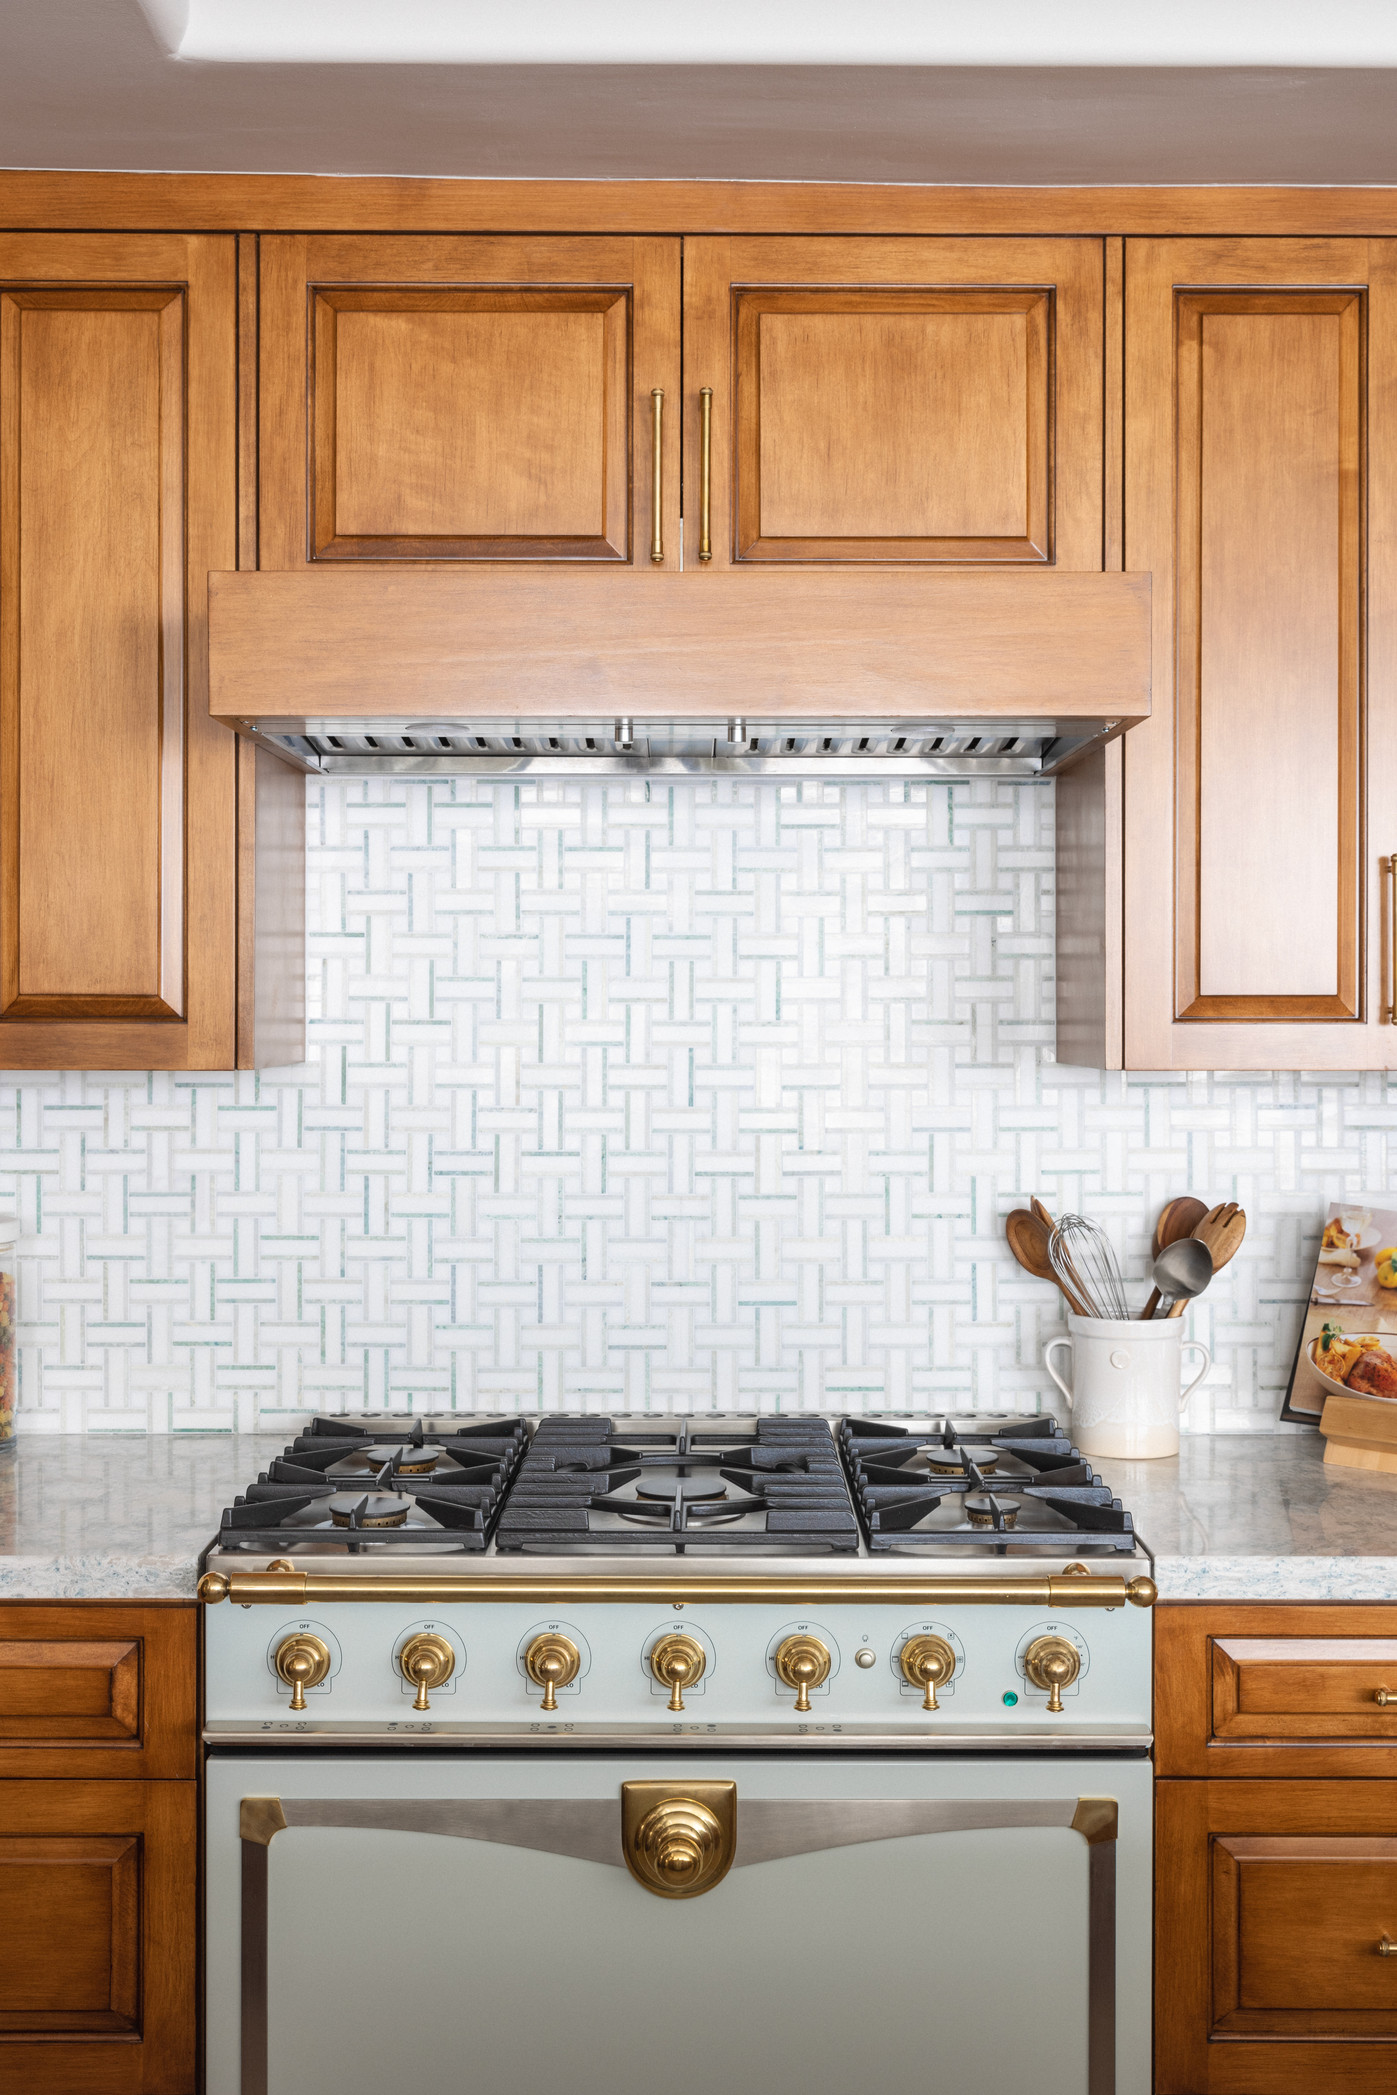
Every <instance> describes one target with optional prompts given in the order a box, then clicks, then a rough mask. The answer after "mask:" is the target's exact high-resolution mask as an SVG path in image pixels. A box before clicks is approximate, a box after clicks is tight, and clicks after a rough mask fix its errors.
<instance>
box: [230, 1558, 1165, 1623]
mask: <svg viewBox="0 0 1397 2095" xmlns="http://www.w3.org/2000/svg"><path fill="white" fill-rule="evenodd" d="M198 1595H199V1599H200V1600H201V1601H202V1602H203V1603H204V1606H205V1607H216V1606H217V1605H218V1603H219V1602H220V1601H224V1600H226V1601H228V1602H229V1603H230V1604H231V1605H232V1606H233V1607H238V1608H250V1607H254V1606H263V1607H278V1608H288V1609H289V1608H295V1609H297V1610H301V1609H304V1608H305V1607H306V1606H307V1605H308V1604H310V1603H312V1602H316V1603H318V1604H319V1605H320V1606H321V1607H327V1606H328V1605H329V1604H330V1602H331V1601H359V1600H364V1601H370V1600H371V1601H385V1600H389V1601H392V1602H393V1603H394V1604H395V1606H402V1605H405V1604H411V1605H414V1606H422V1607H424V1608H426V1607H431V1608H439V1607H441V1606H443V1605H444V1604H445V1603H446V1602H447V1601H456V1600H473V1601H510V1602H513V1601H523V1600H527V1601H534V1602H537V1603H540V1604H542V1603H545V1602H559V1601H563V1600H569V1601H584V1600H596V1601H610V1600H625V1601H649V1602H651V1603H652V1604H653V1605H654V1606H656V1607H668V1606H672V1605H673V1604H674V1602H675V1601H676V1600H682V1601H684V1602H689V1601H692V1602H693V1603H694V1604H695V1605H698V1603H699V1602H702V1603H703V1604H704V1605H705V1606H711V1605H714V1604H717V1603H722V1602H737V1603H742V1604H746V1603H749V1602H754V1601H756V1602H767V1601H774V1600H783V1601H786V1602H788V1603H789V1604H790V1606H791V1607H792V1608H795V1607H811V1606H814V1605H816V1604H819V1605H824V1604H830V1605H835V1606H842V1605H843V1603H844V1602H845V1601H855V1600H861V1601H868V1600H886V1601H896V1602H897V1604H898V1606H899V1607H905V1608H906V1609H907V1611H908V1613H909V1614H930V1613H931V1611H932V1610H933V1608H949V1607H968V1606H970V1605H971V1604H972V1603H973V1602H982V1603H984V1604H986V1605H998V1606H1001V1607H1020V1608H1039V1609H1042V1610H1044V1611H1045V1612H1047V1613H1049V1614H1053V1615H1056V1614H1059V1613H1060V1612H1061V1611H1062V1610H1063V1609H1065V1608H1074V1609H1075V1608H1120V1607H1124V1606H1125V1605H1126V1604H1127V1603H1129V1605H1130V1606H1131V1607H1134V1608H1152V1607H1153V1606H1154V1604H1155V1601H1156V1600H1157V1599H1158V1597H1159V1589H1158V1587H1157V1586H1156V1585H1155V1582H1154V1580H1153V1579H1152V1578H1150V1577H1149V1576H1148V1574H1147V1573H1145V1572H1137V1574H1136V1575H1135V1577H1134V1578H1131V1579H1126V1578H1122V1577H1119V1576H1118V1575H1115V1574H1103V1573H1100V1572H1092V1573H1090V1574H1089V1575H1088V1576H1086V1577H1082V1576H1081V1575H1078V1576H1076V1577H1072V1578H1069V1577H1068V1576H1067V1575H1066V1573H1064V1574H1063V1575H1062V1577H1060V1578H1058V1577H1052V1576H1048V1577H1044V1576H1043V1574H1042V1573H1041V1572H1037V1573H1033V1574H1030V1575H1025V1576H1024V1577H1022V1578H1004V1579H983V1578H978V1579H977V1578H969V1577H960V1578H957V1577H955V1576H948V1577H945V1578H935V1577H933V1578H915V1577H914V1578H894V1577H890V1576H889V1575H888V1574H887V1573H886V1572H876V1571H867V1572H854V1573H852V1574H846V1575H845V1576H844V1577H843V1578H827V1579H821V1578H810V1577H808V1576H807V1577H805V1578H799V1579H797V1578H789V1577H788V1578H782V1577H781V1576H780V1575H779V1574H777V1573H772V1572H768V1573H766V1574H764V1575H762V1574H751V1575H747V1576H744V1577H742V1578H732V1577H727V1576H723V1575H721V1574H714V1573H704V1572H701V1571H700V1572H693V1571H686V1572H683V1573H682V1574H679V1575H676V1574H675V1573H673V1572H671V1573H669V1574H668V1575H667V1576H664V1577H661V1576H658V1575H657V1574H654V1573H648V1572H642V1573H636V1572H630V1573H629V1574H621V1573H618V1574H616V1575H615V1576H613V1577H607V1576H598V1575H595V1574H589V1573H585V1572H581V1573H577V1574H576V1575H574V1576H573V1577H571V1578H566V1579H560V1578H559V1577H558V1576H557V1574H556V1573H554V1574H551V1575H550V1576H549V1577H547V1578H544V1577H542V1576H531V1575H529V1574H527V1573H525V1574H523V1575H519V1574H516V1575H515V1576H514V1577H512V1578H501V1577H497V1576H493V1575H491V1574H488V1573H486V1574H483V1575H478V1576H471V1575H470V1574H468V1573H461V1574H458V1575H456V1576H454V1577H453V1576H445V1577H442V1576H433V1575H430V1574H428V1575H425V1576H424V1575H421V1574H413V1575H411V1576H408V1575H406V1574H399V1573H396V1572H391V1571H385V1572H378V1571H374V1572H372V1573H370V1574H369V1576H367V1577H364V1576H356V1575H352V1574H350V1573H348V1572H346V1573H344V1574H339V1573H335V1572H318V1571H272V1570H271V1569H268V1570H266V1571H206V1572H205V1573H204V1575H203V1577H202V1578H201V1579H200V1581H199V1586H198Z"/></svg>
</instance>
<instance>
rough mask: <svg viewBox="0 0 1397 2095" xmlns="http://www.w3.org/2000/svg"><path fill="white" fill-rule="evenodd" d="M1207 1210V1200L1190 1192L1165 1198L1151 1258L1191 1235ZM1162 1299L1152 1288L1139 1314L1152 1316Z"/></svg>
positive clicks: (1151, 1249) (1155, 1230)
mask: <svg viewBox="0 0 1397 2095" xmlns="http://www.w3.org/2000/svg"><path fill="white" fill-rule="evenodd" d="M1207 1212H1208V1204H1207V1202H1206V1201H1204V1200H1199V1199H1197V1198H1196V1197H1195V1195H1194V1194H1192V1193H1180V1194H1178V1195H1177V1196H1176V1197H1175V1198H1174V1199H1173V1200H1166V1201H1165V1203H1164V1205H1163V1207H1162V1208H1161V1209H1160V1211H1159V1220H1158V1222H1156V1224H1155V1226H1154V1242H1153V1244H1152V1245H1151V1246H1150V1257H1151V1259H1157V1258H1158V1257H1159V1254H1160V1252H1161V1251H1167V1250H1168V1249H1169V1246H1170V1245H1171V1244H1177V1243H1178V1242H1179V1240H1180V1238H1182V1237H1191V1236H1192V1235H1193V1232H1194V1230H1195V1229H1196V1228H1197V1227H1198V1225H1199V1223H1200V1222H1201V1221H1202V1220H1203V1218H1204V1216H1205V1215H1206V1214H1207ZM1162 1299H1163V1298H1162V1296H1161V1295H1160V1292H1159V1289H1158V1288H1154V1289H1152V1290H1151V1292H1150V1298H1149V1300H1148V1302H1147V1303H1146V1304H1145V1306H1144V1308H1143V1309H1142V1310H1141V1312H1140V1315H1141V1316H1142V1317H1143V1318H1145V1319H1148V1318H1150V1317H1152V1316H1153V1315H1154V1313H1155V1311H1156V1310H1157V1309H1158V1308H1159V1305H1160V1302H1161V1301H1162Z"/></svg>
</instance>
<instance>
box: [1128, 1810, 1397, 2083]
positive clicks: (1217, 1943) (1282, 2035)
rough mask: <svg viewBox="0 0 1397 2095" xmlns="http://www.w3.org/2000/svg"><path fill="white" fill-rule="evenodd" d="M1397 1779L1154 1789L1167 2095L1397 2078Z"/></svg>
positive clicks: (1159, 2070)
mask: <svg viewBox="0 0 1397 2095" xmlns="http://www.w3.org/2000/svg"><path fill="white" fill-rule="evenodd" d="M1390 1946H1397V1782H1175V1781H1164V1782H1161V1783H1159V1784H1157V1786H1156V1790H1155V2089H1156V2095H1302V2091H1304V2095H1309V2091H1311V2090H1315V2089H1321V2088H1322V2089H1324V2090H1326V2095H1328V2091H1334V2095H1347V2091H1357V2090H1359V2089H1363V2090H1371V2089H1372V2088H1374V2087H1379V2086H1383V2085H1385V2084H1387V2083H1388V2082H1390V2081H1391V2080H1392V2078H1393V2075H1394V2073H1397V1978H1394V1976H1393V1966H1394V1964H1397V1956H1394V1955H1393V1954H1392V1949H1391V1947H1390Z"/></svg>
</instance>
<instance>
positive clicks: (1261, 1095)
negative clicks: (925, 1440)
mask: <svg viewBox="0 0 1397 2095" xmlns="http://www.w3.org/2000/svg"><path fill="white" fill-rule="evenodd" d="M308 792H309V807H310V847H309V867H308V872H309V883H308V885H309V907H310V943H309V971H310V1040H311V1050H310V1052H311V1056H312V1060H311V1062H310V1063H309V1064H308V1065H307V1066H306V1067H305V1068H303V1069H297V1070H293V1071H277V1072H263V1073H260V1074H254V1073H250V1072H249V1073H242V1074H237V1075H223V1074H207V1075H174V1074H137V1073H118V1074H111V1073H99V1074H88V1075H53V1076H46V1075H32V1074H25V1075H22V1076H13V1075H12V1076H9V1077H7V1078H6V1079H4V1080H3V1082H0V1128H3V1130H4V1136H3V1141H2V1142H0V1204H3V1205H5V1206H10V1205H13V1206H14V1207H15V1208H16V1209H17V1211H18V1213H19V1214H20V1216H21V1218H22V1223H23V1228H24V1231H25V1235H24V1237H23V1239H22V1242H21V1245H20V1265H19V1275H20V1314H21V1319H22V1321H21V1325H20V1383H19V1387H20V1412H19V1425H20V1429H21V1430H22V1431H28V1432H69V1431H78V1430H82V1429H89V1430H93V1429H98V1430H100V1429H106V1430H128V1431H129V1430H140V1429H148V1430H151V1431H157V1432H164V1431H171V1430H179V1429H185V1430H190V1429H209V1428H221V1429H226V1430H234V1429H236V1430H238V1431H244V1432H247V1431H256V1430H258V1429H259V1428H260V1429H262V1430H280V1429H281V1428H282V1427H285V1428H287V1429H288V1430H290V1429H291V1427H292V1426H293V1425H294V1424H295V1423H296V1422H297V1421H298V1420H299V1419H300V1418H302V1417H304V1415H305V1414H307V1413H309V1412H311V1411H313V1410H325V1411H331V1412H339V1411H353V1410H357V1409H362V1408H363V1407H365V1406H378V1405H391V1406H394V1407H407V1406H410V1405H416V1406H429V1407H431V1408H433V1409H447V1410H450V1409H454V1410H457V1411H461V1412H472V1411H480V1410H492V1409H496V1408H502V1409H506V1410H512V1409H516V1408H520V1407H524V1408H532V1407H541V1408H543V1409H548V1410H555V1409H562V1408H585V1409H589V1410H593V1411H600V1410H604V1409H608V1408H612V1407H620V1408H626V1409H636V1410H644V1409H646V1408H654V1409H656V1410H663V1409H680V1410H694V1411H704V1410H711V1409H719V1408H731V1407H735V1406H742V1407H748V1406H754V1405H762V1406H771V1407H776V1406H780V1407H781V1408H783V1409H787V1410H794V1409H811V1410H815V1409H821V1410H830V1411H841V1410H850V1411H867V1410H875V1409H883V1408H891V1409H894V1410H903V1409H914V1410H922V1409H927V1408H929V1407H939V1406H943V1405H956V1406H972V1407H978V1408H990V1407H996V1406H1004V1407H1007V1408H1011V1409H1028V1408H1031V1407H1033V1406H1035V1405H1037V1404H1038V1403H1040V1402H1044V1401H1047V1400H1051V1399H1053V1398H1054V1397H1055V1394H1056V1393H1055V1392H1054V1391H1053V1390H1052V1387H1051V1385H1050V1383H1049V1382H1048V1379H1047V1376H1046V1374H1045V1372H1044V1370H1043V1367H1042V1364H1041V1351H1042V1345H1043V1341H1044V1340H1045V1339H1046V1338H1047V1337H1049V1336H1050V1335H1051V1334H1052V1333H1053V1332H1054V1331H1057V1330H1059V1329H1061V1328H1062V1323H1061V1318H1060V1316H1059V1314H1058V1308H1059V1305H1058V1302H1057V1298H1056V1296H1055V1294H1054V1293H1053V1292H1052V1291H1050V1290H1049V1289H1048V1288H1047V1287H1045V1286H1044V1285H1043V1284H1042V1283H1041V1282H1038V1281H1035V1280H1032V1279H1030V1278H1029V1277H1028V1276H1027V1275H1025V1274H1023V1273H1021V1272H1020V1271H1019V1269H1018V1268H1017V1267H1016V1266H1015V1265H1014V1263H1013V1262H1012V1260H1011V1259H1010V1256H1009V1252H1008V1249H1007V1247H1006V1245H1005V1242H1004V1234H1003V1218H1004V1216H1005V1214H1006V1212H1007V1211H1008V1210H1009V1209H1010V1208H1012V1207H1014V1206H1017V1205H1019V1204H1021V1203H1022V1202H1023V1201H1024V1200H1026V1198H1027V1197H1028V1196H1029V1195H1030V1194H1032V1193H1034V1192H1037V1193H1039V1194H1040V1195H1041V1196H1042V1197H1043V1198H1044V1199H1045V1200H1046V1201H1047V1202H1048V1203H1049V1205H1050V1206H1051V1207H1053V1209H1054V1210H1055V1211H1056V1212H1062V1211H1065V1210H1068V1209H1077V1210H1080V1211H1082V1212H1085V1213H1087V1214H1090V1215H1093V1216H1095V1217H1097V1218H1098V1219H1099V1220H1100V1221H1101V1222H1103V1223H1104V1224H1105V1225H1106V1226H1107V1228H1108V1229H1109V1230H1110V1231H1111V1233H1112V1235H1113V1236H1114V1237H1115V1239H1116V1242H1117V1245H1118V1248H1119V1250H1120V1252H1121V1254H1122V1256H1123V1258H1124V1261H1125V1265H1126V1271H1127V1274H1128V1276H1129V1277H1130V1278H1131V1280H1132V1281H1134V1282H1136V1283H1137V1286H1136V1288H1135V1293H1136V1295H1137V1298H1138V1297H1141V1296H1143V1293H1144V1283H1143V1279H1142V1276H1143V1273H1144V1261H1145V1257H1146V1252H1147V1246H1148V1238H1149V1233H1150V1229H1151V1227H1152V1224H1153V1219H1154V1216H1155V1213H1156V1211H1157V1209H1158V1208H1159V1206H1160V1205H1161V1203H1162V1202H1163V1201H1164V1200H1165V1199H1166V1198H1168V1197H1169V1195H1171V1194H1174V1193H1180V1192H1185V1191H1188V1190H1193V1191H1196V1192H1198V1193H1200V1194H1203V1195H1206V1196H1209V1197H1211V1198H1214V1199H1227V1198H1233V1199H1237V1200H1240V1201H1242V1202H1243V1203H1244V1204H1245V1206H1246V1209H1247V1212H1248V1215H1249V1218H1250V1226H1249V1230H1248V1235H1247V1240H1246V1243H1245V1246H1244V1247H1243V1250H1242V1252H1241V1253H1240V1255H1239V1256H1238V1258H1237V1259H1236V1261H1235V1262H1234V1264H1233V1265H1232V1266H1231V1267H1229V1268H1228V1269H1227V1270H1226V1271H1225V1272H1224V1273H1223V1274H1222V1275H1221V1276H1220V1277H1219V1279H1218V1280H1217V1281H1216V1282H1215V1283H1214V1285H1213V1287H1212V1289H1211V1290H1210V1292H1209V1294H1208V1295H1207V1297H1206V1298H1205V1299H1204V1301H1203V1302H1202V1303H1201V1304H1199V1305H1197V1306H1195V1308H1194V1309H1193V1311H1192V1312H1191V1313H1190V1319H1189V1326H1190V1329H1191V1331H1192V1333H1193V1334H1194V1335H1195V1336H1197V1337H1201V1338H1203V1339H1204V1340H1205V1341H1207V1343H1208V1344H1210V1345H1211V1346H1212V1348H1213V1352H1214V1360H1215V1365H1214V1368H1213V1372H1212V1374H1211V1376H1210V1378H1209V1380H1208V1382H1207V1384H1206V1385H1205V1386H1204V1388H1203V1389H1201V1390H1200V1391H1199V1392H1198V1394H1197V1396H1196V1397H1195V1398H1194V1400H1193V1402H1192V1404H1191V1406H1190V1411H1189V1417H1188V1420H1187V1424H1188V1426H1189V1427H1191V1428H1192V1429H1194V1430H1206V1429H1209V1428H1212V1429H1223V1428H1227V1429H1236V1428H1248V1427H1250V1428H1256V1429H1258V1430H1269V1429H1270V1428H1271V1427H1272V1425H1273V1422H1274V1419H1275V1414H1276V1410H1277V1405H1278V1402H1279V1396H1280V1392H1281V1390H1282V1388H1283V1387H1284V1385H1285V1382H1286V1380H1287V1378H1288V1376H1289V1372H1290V1365H1291V1357H1292V1353H1293V1350H1294V1346H1295V1343H1296V1335H1297V1332H1298V1329H1299V1317H1300V1306H1301V1303H1302V1301H1303V1297H1304V1294H1305V1289H1306V1284H1307V1280H1308V1276H1309V1273H1310V1271H1311V1267H1312V1262H1313V1258H1314V1253H1315V1248H1316V1242H1317V1237H1318V1230H1319V1222H1320V1217H1321V1214H1322V1210H1323V1208H1324V1206H1325V1203H1326V1202H1327V1201H1328V1200H1330V1199H1332V1198H1334V1197H1336V1196H1337V1195H1339V1194H1340V1193H1343V1192H1346V1191H1347V1192H1353V1191H1358V1190H1367V1191H1371V1190H1373V1189H1375V1188H1380V1187H1384V1186H1386V1185H1388V1184H1390V1183H1391V1181H1392V1171H1391V1168H1390V1167H1391V1164H1392V1163H1393V1162H1394V1161H1397V1085H1394V1084H1393V1083H1392V1082H1391V1081H1389V1080H1388V1079H1387V1078H1385V1077H1383V1076H1381V1075H1331V1074H1326V1075H1324V1076H1314V1077H1309V1076H1297V1075H1278V1074H1264V1075H1258V1074H1250V1075H1246V1076H1241V1077H1235V1076H1208V1075H1166V1076H1153V1075H1129V1076H1122V1075H1106V1074H1102V1073H1100V1072H1097V1071H1090V1070H1081V1069H1067V1068H1059V1067H1058V1066H1057V1065H1056V1064H1055V1063H1054V1061H1053V1059H1052V1041H1053V1019H1052V1012H1053V792H1052V788H1051V786H1045V785H1038V786H1034V785H1007V784H997V783H995V784H991V783H984V784H966V785H954V786H946V785H901V784H897V785H888V786H877V785H871V786H870V785H853V786H839V785H835V784H808V785H803V786H773V785H767V784H747V783H737V782H732V781H727V780H723V781H715V782H705V783H699V784H682V785H678V786H671V785H669V784H666V783H662V782H660V781H658V780H657V781H654V782H651V783H646V782H645V781H643V780H638V781H627V782H625V783H622V784H612V785H608V786H601V785H561V784H560V785H551V786H550V785H509V786H502V785H494V784H488V783H484V782H480V781H476V780H468V779H457V780H454V781H445V782H438V783H431V784H428V783H421V782H412V783H404V782H401V781H397V780H392V781H379V780H375V781H372V782H365V781H357V780H356V781H351V782H340V783H335V784H330V785H322V784H319V783H313V784H312V785H310V786H309V787H308ZM1160 964H1161V965H1164V964H1166V963H1165V958H1164V956H1163V955H1161V959H1160ZM1059 1408H1061V1406H1060V1402H1059Z"/></svg>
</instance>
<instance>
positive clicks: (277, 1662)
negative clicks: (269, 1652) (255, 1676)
mask: <svg viewBox="0 0 1397 2095" xmlns="http://www.w3.org/2000/svg"><path fill="white" fill-rule="evenodd" d="M272 1664H273V1665H274V1666H275V1668H276V1674H277V1679H278V1680H284V1681H285V1682H286V1685H287V1687H288V1688H290V1690H291V1707H292V1709H297V1710H299V1709H304V1708H305V1706H306V1689H307V1688H318V1687H319V1686H320V1683H321V1681H322V1680H324V1678H325V1676H326V1675H327V1674H328V1672H329V1671H330V1649H329V1646H328V1645H327V1644H324V1643H322V1642H321V1640H320V1638H319V1637H312V1636H310V1635H308V1634H307V1632H306V1631H305V1630H299V1631H298V1632H297V1633H296V1635H295V1636H294V1637H284V1638H283V1639H282V1641H281V1643H280V1644H278V1646H277V1648H276V1657H275V1658H274V1659H273V1661H272Z"/></svg>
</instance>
